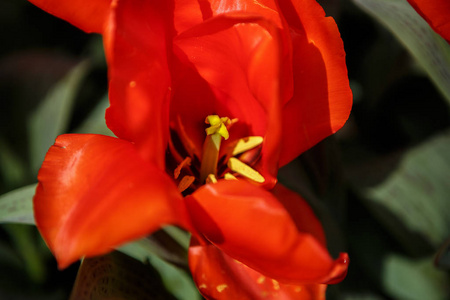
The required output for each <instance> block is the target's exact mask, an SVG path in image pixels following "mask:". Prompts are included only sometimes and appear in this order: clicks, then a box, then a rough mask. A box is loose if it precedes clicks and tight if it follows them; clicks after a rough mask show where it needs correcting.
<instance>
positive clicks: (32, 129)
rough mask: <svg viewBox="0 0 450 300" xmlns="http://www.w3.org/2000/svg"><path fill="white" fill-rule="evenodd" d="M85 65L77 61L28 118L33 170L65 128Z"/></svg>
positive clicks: (86, 66)
mask: <svg viewBox="0 0 450 300" xmlns="http://www.w3.org/2000/svg"><path fill="white" fill-rule="evenodd" d="M88 69H89V65H88V63H87V61H83V62H81V63H79V64H78V65H77V66H76V67H75V68H73V69H72V70H71V71H70V72H69V73H68V74H67V75H66V76H65V77H64V78H63V79H62V80H61V81H59V82H58V83H57V84H56V85H55V86H54V87H53V88H52V89H51V90H50V91H49V93H48V94H47V96H46V97H45V99H44V100H43V101H42V103H41V104H40V105H39V107H38V108H37V110H36V111H35V112H34V113H33V115H32V116H31V118H30V121H29V124H28V125H29V131H28V132H29V137H30V152H31V153H30V160H31V167H32V170H33V171H34V172H37V170H39V167H40V166H41V164H42V161H43V160H44V157H45V153H47V150H48V148H50V146H51V145H52V144H53V143H54V141H55V138H56V137H57V136H58V135H60V134H62V133H64V132H66V131H67V129H68V125H69V122H70V116H71V110H72V105H73V102H74V99H75V96H76V94H77V91H78V89H79V88H80V84H81V82H82V80H83V79H84V78H85V76H86V74H87V71H88Z"/></svg>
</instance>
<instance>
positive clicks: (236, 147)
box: [230, 136, 264, 156]
mask: <svg viewBox="0 0 450 300" xmlns="http://www.w3.org/2000/svg"><path fill="white" fill-rule="evenodd" d="M263 140H264V139H263V137H262V136H249V137H246V138H242V139H239V140H237V141H236V142H234V143H233V144H232V145H230V147H231V148H232V149H233V150H232V152H231V156H235V155H238V154H241V153H243V152H245V151H248V150H251V149H253V148H255V147H258V146H259V145H261V144H262V142H263Z"/></svg>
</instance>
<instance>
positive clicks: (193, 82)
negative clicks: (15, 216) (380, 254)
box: [33, 0, 351, 299]
mask: <svg viewBox="0 0 450 300" xmlns="http://www.w3.org/2000/svg"><path fill="white" fill-rule="evenodd" d="M33 2H34V3H36V4H37V5H42V6H43V7H44V8H45V9H47V10H49V11H50V12H53V13H55V15H57V16H60V17H64V18H65V19H66V20H68V21H70V22H72V23H73V24H76V25H77V26H79V27H80V28H82V29H84V30H86V31H94V32H95V31H96V32H101V33H102V34H103V36H104V41H105V51H106V54H107V60H108V68H109V78H110V91H109V96H110V104H111V106H110V107H109V109H108V110H107V112H106V122H107V125H108V126H109V128H110V129H111V130H112V131H113V132H114V133H115V134H116V135H117V137H118V138H112V137H105V136H99V135H79V134H75V135H62V136H60V137H59V138H58V139H57V140H56V143H55V145H54V146H52V147H51V148H50V150H49V152H48V154H47V156H46V158H45V161H44V163H43V165H42V168H41V170H40V172H39V176H38V179H39V185H38V188H37V191H36V195H35V198H34V207H35V218H36V222H37V226H38V228H39V230H40V232H41V234H42V236H43V237H44V239H45V240H46V242H47V243H48V246H49V248H50V249H51V250H52V252H53V253H54V255H55V256H56V258H57V260H58V264H59V267H60V268H64V267H66V266H68V265H69V264H71V263H72V262H74V261H76V260H78V259H79V258H80V257H83V256H94V255H99V254H103V253H106V252H108V251H110V250H111V249H113V248H114V247H117V246H118V245H120V244H123V243H125V242H129V241H132V240H134V239H137V238H140V237H143V236H146V235H149V234H151V233H152V232H154V231H155V230H156V229H158V228H160V227H161V226H163V225H166V224H175V225H178V226H181V227H183V228H185V229H186V230H189V231H191V232H192V241H191V246H190V248H189V265H190V268H191V271H192V274H193V277H194V280H195V282H196V284H197V286H198V288H199V290H200V292H201V293H202V294H203V295H204V296H205V297H207V298H214V299H258V298H264V299H272V298H273V299H292V298H295V299H322V298H323V297H324V291H325V288H326V285H325V284H327V283H335V282H338V281H340V280H342V278H343V277H345V274H346V271H347V266H348V257H347V255H346V254H341V256H340V258H339V259H337V260H333V259H332V258H331V257H330V255H329V254H328V251H327V250H326V245H325V238H324V233H323V230H322V227H321V225H320V222H319V221H318V220H317V218H316V217H315V215H314V213H313V212H312V210H311V208H310V207H309V206H308V204H307V203H306V202H305V200H303V199H302V198H301V197H300V196H299V195H297V194H295V193H293V192H291V191H289V190H288V189H286V188H284V187H283V186H281V185H280V184H277V183H276V175H277V171H278V168H279V167H280V166H282V165H285V164H286V163H288V162H289V161H291V160H292V159H293V158H295V157H296V156H298V155H299V154H300V153H302V152H303V151H305V150H306V149H308V148H310V147H311V146H313V145H315V144H316V143H317V142H319V141H320V140H322V139H324V138H325V137H327V136H329V135H331V134H333V133H334V132H336V131H337V130H338V129H339V128H341V127H342V126H343V124H344V123H345V121H346V120H347V118H348V115H349V112H350V108H351V91H350V89H349V84H348V78H347V70H346V66H345V53H344V50H343V45H342V41H341V39H340V36H339V32H338V30H337V27H336V24H335V23H334V21H333V19H332V18H329V17H328V18H327V17H325V16H324V12H323V10H322V8H321V7H320V6H319V5H318V4H317V3H316V2H315V1H312V0H305V1H281V0H280V1H275V0H262V1H248V0H246V1H244V0H241V1H213V0H210V1H206V0H205V1H195V0H185V1H181V0H176V1H145V0H119V1H113V2H112V4H111V6H110V7H109V8H108V9H107V11H106V12H105V11H104V10H102V9H105V7H106V3H105V1H100V0H97V1H91V3H92V6H91V7H89V11H88V12H86V11H85V10H84V9H85V7H84V5H82V4H81V3H80V4H78V2H73V1H71V2H69V1H61V0H58V1H56V0H54V1H49V0H46V1H43V0H40V1H39V0H33ZM106 2H107V1H106ZM52 3H53V4H52ZM55 3H58V4H55ZM96 3H97V4H98V6H95V4H96ZM53 6H57V7H58V8H57V9H54V10H52V9H50V8H52V7H53ZM98 10H101V11H102V12H103V13H99V14H98V15H95V18H93V19H92V18H91V16H92V13H91V12H93V11H98ZM81 11H83V13H81ZM105 16H106V17H105ZM205 119H206V121H205ZM205 123H206V124H205ZM205 130H206V132H205Z"/></svg>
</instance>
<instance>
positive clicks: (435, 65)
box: [353, 0, 450, 103]
mask: <svg viewBox="0 0 450 300" xmlns="http://www.w3.org/2000/svg"><path fill="white" fill-rule="evenodd" d="M353 1H354V2H355V3H356V4H357V5H358V6H359V7H360V8H362V9H363V10H364V11H366V12H367V13H368V14H370V15H371V16H372V17H374V18H375V19H377V20H378V21H380V23H382V24H383V25H384V26H385V27H387V28H388V29H389V30H390V31H391V32H392V33H393V34H394V35H396V37H397V38H398V39H399V40H400V41H401V42H402V43H403V44H404V45H405V47H406V48H407V49H408V51H409V52H410V53H411V54H412V55H413V56H414V57H415V58H416V59H417V61H418V62H419V64H420V65H421V66H422V67H423V68H424V69H425V71H426V72H427V73H428V75H429V76H430V78H431V79H432V80H433V81H434V83H435V84H436V86H437V87H438V89H439V90H440V91H441V92H442V94H443V95H444V96H445V98H446V99H447V100H448V101H449V103H450V45H449V44H448V43H447V42H446V41H445V40H444V39H443V38H442V37H441V36H439V35H438V34H436V33H435V32H434V31H433V30H432V29H431V27H430V26H429V25H428V23H427V22H426V21H425V20H424V19H423V18H422V17H421V16H420V15H419V14H418V13H417V12H416V11H415V10H414V9H413V8H412V7H411V5H409V3H408V2H407V1H406V0H353Z"/></svg>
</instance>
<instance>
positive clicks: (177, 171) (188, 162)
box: [173, 156, 191, 179]
mask: <svg viewBox="0 0 450 300" xmlns="http://www.w3.org/2000/svg"><path fill="white" fill-rule="evenodd" d="M190 165H191V158H190V157H189V156H188V157H186V158H185V159H183V161H182V162H181V163H180V164H179V165H178V167H177V168H176V169H175V170H174V171H173V177H174V178H175V179H177V178H178V176H180V172H181V169H183V168H184V167H185V166H190Z"/></svg>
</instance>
